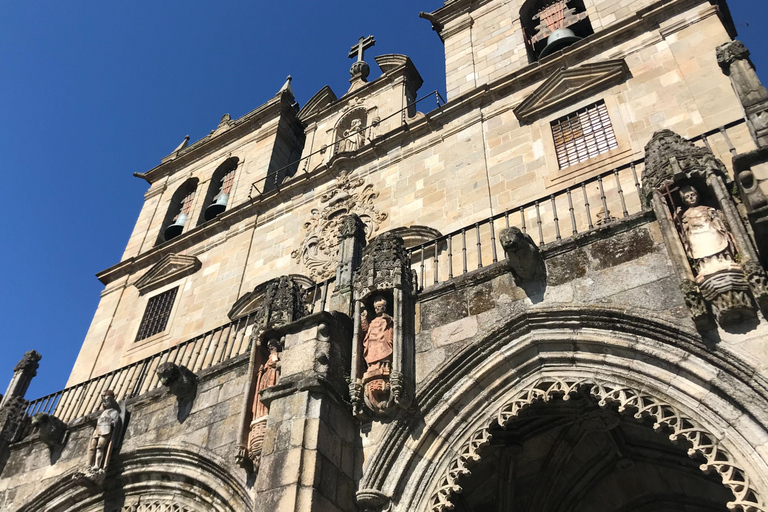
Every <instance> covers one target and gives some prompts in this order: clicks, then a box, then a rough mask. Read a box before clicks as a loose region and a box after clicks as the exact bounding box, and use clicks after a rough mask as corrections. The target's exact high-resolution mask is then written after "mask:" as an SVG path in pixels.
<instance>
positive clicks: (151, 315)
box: [136, 286, 179, 341]
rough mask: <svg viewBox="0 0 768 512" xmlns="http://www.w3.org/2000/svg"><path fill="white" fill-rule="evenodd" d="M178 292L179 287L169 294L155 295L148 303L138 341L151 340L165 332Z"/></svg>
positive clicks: (168, 292)
mask: <svg viewBox="0 0 768 512" xmlns="http://www.w3.org/2000/svg"><path fill="white" fill-rule="evenodd" d="M178 290H179V287H178V286H177V287H176V288H173V289H171V290H168V291H167V292H163V293H161V294H159V295H155V296H154V297H151V298H150V299H149V300H148V301H147V309H145V310H144V317H143V318H142V319H141V325H140V326H139V332H138V334H136V341H139V340H143V339H146V338H149V337H150V336H154V335H155V334H157V333H159V332H163V331H164V330H165V327H166V326H167V325H168V319H169V318H170V316H171V309H172V308H173V302H174V301H175V300H176V292H177V291H178Z"/></svg>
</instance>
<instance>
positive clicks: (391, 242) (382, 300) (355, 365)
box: [349, 233, 414, 417]
mask: <svg viewBox="0 0 768 512" xmlns="http://www.w3.org/2000/svg"><path fill="white" fill-rule="evenodd" d="M353 288H354V302H355V308H354V309H355V312H354V320H355V327H354V335H353V340H354V345H353V349H352V371H351V375H352V382H350V388H349V389H350V391H349V393H350V398H351V401H352V407H353V411H354V413H355V415H356V416H358V417H369V416H374V417H375V416H383V415H387V414H389V413H390V412H391V411H392V410H393V409H394V408H395V407H400V408H408V407H409V406H410V401H411V396H412V387H413V371H412V365H413V328H412V325H413V317H414V313H413V297H412V293H413V282H412V274H411V269H410V266H409V265H408V256H407V253H406V250H405V247H404V244H403V239H402V238H400V237H398V236H396V235H394V234H392V233H384V234H382V235H380V236H378V237H377V238H375V239H373V240H372V241H371V243H370V244H369V245H368V246H367V247H366V248H365V249H364V250H363V258H362V262H361V264H360V268H359V269H358V270H357V272H356V273H355V278H354V284H353Z"/></svg>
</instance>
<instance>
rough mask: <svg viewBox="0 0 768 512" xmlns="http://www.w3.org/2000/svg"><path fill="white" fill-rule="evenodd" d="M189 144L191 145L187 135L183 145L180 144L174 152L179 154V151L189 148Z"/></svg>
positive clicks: (182, 142)
mask: <svg viewBox="0 0 768 512" xmlns="http://www.w3.org/2000/svg"><path fill="white" fill-rule="evenodd" d="M188 144H189V135H186V136H185V137H184V140H183V141H181V144H179V145H178V146H176V149H174V150H173V152H174V153H175V152H177V151H181V150H182V149H184V148H185V147H187V145H188Z"/></svg>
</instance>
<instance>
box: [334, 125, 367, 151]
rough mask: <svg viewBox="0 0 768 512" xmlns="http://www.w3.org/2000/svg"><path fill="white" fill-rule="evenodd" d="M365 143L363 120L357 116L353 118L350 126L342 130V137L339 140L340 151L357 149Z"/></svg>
mask: <svg viewBox="0 0 768 512" xmlns="http://www.w3.org/2000/svg"><path fill="white" fill-rule="evenodd" d="M364 144H365V135H364V133H363V121H362V120H361V119H357V118H356V119H352V121H351V122H350V124H349V128H347V129H346V130H344V131H343V132H342V139H341V140H340V141H339V153H349V152H353V151H357V150H358V149H360V148H361V147H362V146H363V145H364Z"/></svg>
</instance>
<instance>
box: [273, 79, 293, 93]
mask: <svg viewBox="0 0 768 512" xmlns="http://www.w3.org/2000/svg"><path fill="white" fill-rule="evenodd" d="M291 80H293V77H292V76H291V75H288V76H287V77H286V78H285V83H284V84H283V86H282V87H281V88H280V90H279V91H277V94H282V93H284V92H287V93H289V94H290V95H291V96H293V88H292V87H291Z"/></svg>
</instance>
